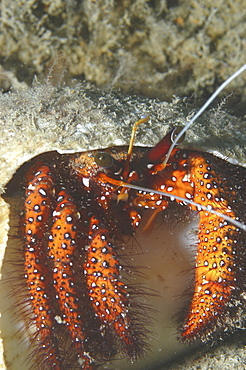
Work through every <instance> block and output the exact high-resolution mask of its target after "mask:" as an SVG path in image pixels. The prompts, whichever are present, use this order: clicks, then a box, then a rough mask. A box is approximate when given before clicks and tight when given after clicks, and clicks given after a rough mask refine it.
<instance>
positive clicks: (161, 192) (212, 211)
mask: <svg viewBox="0 0 246 370" xmlns="http://www.w3.org/2000/svg"><path fill="white" fill-rule="evenodd" d="M121 185H123V186H124V187H126V188H130V189H135V190H140V191H143V190H144V191H145V192H149V193H155V194H159V195H164V196H165V197H169V198H175V199H178V200H181V201H182V202H184V203H185V204H191V205H193V206H196V207H197V208H199V209H200V210H204V211H207V212H210V213H214V214H215V215H217V216H218V217H220V218H223V219H224V220H226V221H228V222H230V223H231V224H233V225H234V226H236V227H238V228H240V229H242V230H243V231H246V225H245V224H243V223H242V222H240V221H237V220H235V219H233V218H231V217H229V216H227V215H225V214H223V213H220V212H218V211H216V210H215V209H213V208H208V207H206V206H203V205H201V204H199V203H196V202H193V201H192V200H188V199H186V198H182V197H179V196H178V195H175V196H174V195H172V194H169V193H165V192H164V191H159V190H154V189H149V188H144V187H141V186H137V185H133V184H128V183H124V182H122V184H121Z"/></svg>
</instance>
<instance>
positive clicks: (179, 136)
mask: <svg viewBox="0 0 246 370" xmlns="http://www.w3.org/2000/svg"><path fill="white" fill-rule="evenodd" d="M245 70H246V63H245V64H244V65H243V66H242V67H241V68H239V69H238V70H237V71H236V72H235V73H233V75H231V76H230V77H229V78H228V79H227V80H226V81H225V82H223V83H222V85H220V87H219V88H218V89H217V90H216V91H215V92H214V93H213V94H212V95H211V96H210V98H209V99H208V100H207V101H206V103H205V104H204V105H203V106H202V107H201V109H199V111H198V112H197V113H196V114H195V115H194V116H193V117H192V119H191V120H190V121H188V122H187V123H186V125H185V127H184V128H183V129H182V130H181V131H180V133H179V134H178V135H177V136H176V138H175V140H174V141H173V142H172V144H171V146H170V148H169V151H168V153H167V156H166V158H165V160H164V161H163V164H164V165H166V164H167V162H168V160H169V158H170V155H171V153H172V150H173V148H174V147H175V145H176V144H177V143H178V141H179V139H180V138H181V136H182V135H184V133H185V132H186V131H187V130H188V129H189V128H190V126H191V125H192V123H194V122H195V120H196V119H197V118H198V117H199V116H200V115H201V114H202V113H203V112H204V111H205V109H206V108H207V107H208V106H209V105H210V104H211V103H212V102H213V100H214V99H215V98H216V96H217V95H219V93H220V92H221V91H222V90H223V89H224V88H225V87H226V86H227V85H228V84H229V83H230V82H231V81H233V80H234V79H235V78H237V77H238V76H239V75H240V74H241V73H242V72H244V71H245Z"/></svg>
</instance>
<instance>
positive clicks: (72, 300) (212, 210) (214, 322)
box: [18, 66, 246, 370]
mask: <svg viewBox="0 0 246 370" xmlns="http://www.w3.org/2000/svg"><path fill="white" fill-rule="evenodd" d="M244 69H245V66H244ZM204 109H205V108H204ZM200 113H201V112H200ZM194 119H195V118H194ZM147 120H148V116H147V115H144V116H142V117H141V119H140V120H139V121H137V122H136V123H135V125H134V128H133V131H132V138H131V141H130V145H129V147H122V146H119V147H111V148H107V149H105V150H95V151H88V152H85V153H77V154H63V155H60V154H58V153H55V152H50V153H45V154H41V155H39V156H37V157H36V158H34V159H33V160H32V161H31V163H27V164H26V165H25V166H24V168H23V170H22V172H21V179H20V183H21V188H22V189H24V191H23V193H24V194H23V198H21V199H23V212H22V214H21V216H20V221H19V226H18V230H19V231H18V232H19V235H20V238H21V239H22V245H23V262H24V275H25V280H26V284H27V289H28V294H29V296H28V298H27V299H23V301H22V302H21V303H20V304H22V307H23V311H24V309H25V307H26V306H29V311H31V312H32V317H30V318H29V322H30V326H32V327H35V332H34V334H32V344H33V348H34V350H33V352H32V356H33V357H34V358H35V361H36V362H35V364H36V367H37V369H54V370H60V369H68V368H69V369H79V368H81V369H85V370H91V369H96V368H98V367H100V366H101V365H102V366H103V364H104V363H105V362H108V361H111V360H112V359H114V358H121V357H127V358H128V359H129V360H130V361H131V362H134V361H136V360H137V359H138V358H140V357H142V356H144V354H145V353H146V351H148V349H149V348H148V344H147V341H146V336H148V335H151V333H149V330H150V332H151V329H149V328H148V326H146V322H150V318H151V307H147V305H146V304H143V303H141V301H139V300H138V297H139V296H144V295H147V296H148V297H149V300H148V301H149V302H151V296H152V295H155V294H156V292H148V291H147V292H146V291H144V289H143V288H142V287H138V286H134V284H132V283H131V282H130V283H128V282H127V280H125V279H124V277H123V276H124V275H127V274H129V275H131V274H132V271H134V269H133V270H132V269H131V264H130V263H129V261H127V258H126V256H125V255H124V253H123V250H124V248H123V246H124V243H125V240H126V239H127V238H128V239H132V238H134V234H135V232H136V230H137V229H138V228H139V227H143V231H145V232H148V230H149V229H151V226H152V223H153V222H154V220H155V218H156V217H158V215H159V214H163V213H165V212H168V211H169V209H170V208H171V207H172V204H174V203H176V204H178V205H179V206H183V207H186V208H187V209H188V210H189V211H191V212H192V214H193V215H197V216H198V219H199V224H198V232H197V240H196V248H197V255H196V265H195V269H194V270H195V272H194V283H193V294H192V297H191V301H190V303H189V306H188V308H187V310H186V312H185V313H184V315H183V323H182V324H180V328H179V337H180V340H181V341H184V342H193V341H197V340H200V341H204V342H207V341H211V340H214V339H217V338H218V337H220V336H221V335H223V333H224V332H226V331H227V330H228V329H231V330H233V328H234V327H235V326H237V325H238V322H239V321H242V320H243V312H244V310H245V303H244V295H245V251H244V241H245V225H244V224H245V222H246V220H245V213H244V206H245V202H246V199H245V191H244V190H245V181H246V170H245V169H244V168H243V167H240V168H239V166H236V165H233V164H230V163H228V162H227V161H226V160H224V159H221V158H217V157H215V156H214V155H212V154H209V153H206V152H202V151H198V150H193V149H184V148H182V149H180V148H179V147H178V146H176V147H174V146H175V145H176V144H177V142H178V140H179V139H180V137H181V136H182V134H183V132H182V131H181V132H180V133H179V132H178V133H177V130H175V129H172V130H170V132H168V133H167V135H166V136H165V137H164V138H163V139H162V140H161V141H160V142H159V143H157V144H156V145H155V146H153V147H152V148H147V147H146V148H138V147H134V145H133V144H134V137H135V131H136V129H137V127H138V126H139V125H140V124H144V123H145V122H146V121H147ZM175 136H177V137H176V138H175ZM146 212H148V220H147V222H146V217H145V218H144V215H145V213H146ZM142 220H145V221H142ZM143 223H144V225H143V226H141V224H143Z"/></svg>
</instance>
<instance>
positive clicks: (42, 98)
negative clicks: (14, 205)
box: [0, 0, 246, 370]
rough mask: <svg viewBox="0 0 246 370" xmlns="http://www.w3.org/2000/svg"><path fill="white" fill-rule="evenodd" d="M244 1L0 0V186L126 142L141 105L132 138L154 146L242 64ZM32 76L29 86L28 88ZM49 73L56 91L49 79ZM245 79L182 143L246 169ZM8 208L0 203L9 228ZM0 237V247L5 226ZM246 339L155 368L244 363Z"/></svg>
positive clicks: (235, 84) (238, 338) (239, 337)
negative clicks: (26, 172) (31, 163)
mask: <svg viewBox="0 0 246 370" xmlns="http://www.w3.org/2000/svg"><path fill="white" fill-rule="evenodd" d="M243 3H244V2H243V1H240V0H238V1H234V2H232V1H223V2H222V1H217V2H216V4H215V2H213V1H209V0H206V1H204V2H203V3H200V2H196V1H184V2H181V1H180V2H179V1H163V0H160V1H141V0H138V1H124V0H123V1H115V2H114V1H98V2H94V1H90V0H88V1H83V2H81V4H80V2H76V4H75V2H72V1H69V0H67V1H62V0H54V1H51V0H50V1H49V0H47V1H34V0H30V1H29V0H26V1H17V0H11V1H8V2H6V1H5V0H2V2H1V19H0V46H1V47H0V61H1V65H2V69H1V71H0V82H1V87H2V89H3V92H5V94H4V95H3V97H2V98H1V100H0V130H1V138H0V143H1V148H0V156H1V157H0V160H1V162H0V181H1V182H0V185H1V189H3V188H4V186H5V184H6V183H7V182H8V180H9V179H10V178H11V176H12V175H13V173H14V172H15V171H16V170H17V168H18V167H19V166H20V165H21V164H22V163H24V162H25V161H27V160H29V159H30V158H32V157H33V156H34V155H36V154H39V153H42V152H45V151H49V150H56V149H58V150H59V151H60V152H67V151H70V150H71V151H80V150H86V149H88V148H89V147H90V148H99V147H106V146H109V145H112V144H117V145H127V143H128V141H129V137H130V127H131V126H130V124H131V123H132V122H134V120H135V119H136V117H138V116H139V114H141V113H142V112H143V111H148V113H150V115H151V123H150V126H149V127H150V129H146V128H145V129H143V130H140V132H139V136H138V138H137V142H136V144H139V145H140V144H141V145H145V146H146V145H153V144H154V143H155V142H157V141H158V139H160V138H161V137H162V136H163V135H164V134H165V131H166V129H167V126H169V125H170V124H178V123H179V124H180V123H181V124H182V123H183V122H184V121H185V119H186V117H187V116H188V115H189V113H190V111H191V110H190V109H191V108H190V102H192V103H193V105H192V108H193V107H194V104H195V103H194V101H196V99H195V98H197V97H203V98H204V96H207V95H208V94H210V93H211V92H213V91H214V89H215V88H216V87H217V86H218V85H219V84H220V83H221V82H222V81H224V80H225V79H226V78H227V77H228V76H229V75H230V74H232V73H233V72H234V71H235V70H236V69H237V68H239V67H240V66H241V65H242V64H244V63H245V55H246V22H245V9H244V4H243ZM61 52H62V57H61ZM56 61H58V64H59V66H57V65H58V64H57V63H56ZM52 65H55V67H54V68H53V69H52ZM34 76H35V87H33V88H31V89H28V88H27V86H28V85H29V86H30V85H32V81H33V80H34ZM47 76H48V82H49V83H52V84H54V85H55V86H59V89H58V90H57V89H56V88H53V87H51V86H46V85H45V83H46V82H44V81H45V78H46V81H47ZM77 81H79V82H80V81H86V82H84V83H83V85H82V86H76V83H77ZM245 81H246V73H244V74H243V75H241V76H240V77H239V78H237V80H236V81H234V82H233V83H232V84H231V85H230V86H229V87H228V88H227V89H226V92H225V94H224V96H227V98H225V99H224V100H223V101H222V100H217V102H216V104H215V106H214V107H215V108H214V109H213V110H211V111H210V112H209V113H208V114H207V115H206V114H205V115H204V116H203V118H201V119H200V120H199V124H197V125H196V126H195V127H194V128H192V129H191V131H190V133H189V134H188V135H187V138H186V140H187V142H186V145H188V146H192V147H195V148H197V149H200V150H213V151H216V152H220V153H222V154H223V155H225V156H226V157H233V158H234V159H233V160H234V161H236V163H239V164H240V165H245V163H246V158H245V142H246V122H245V117H243V114H245V89H246V84H245ZM87 82H89V83H87ZM90 83H95V84H96V85H97V86H98V87H99V88H100V89H102V90H104V91H106V92H105V93H101V94H100V90H99V91H98V90H94V89H93V88H91V89H90ZM66 86H67V87H66ZM60 87H62V88H64V90H61V89H60ZM84 87H86V89H85V90H84ZM9 90H12V91H14V94H11V93H10V95H9V96H8V95H7V94H6V92H8V91H9ZM18 91H19V92H18ZM81 91H82V92H81ZM110 91H113V92H115V93H116V95H110V94H107V92H110ZM121 94H123V95H121ZM132 94H136V95H137V96H144V98H138V97H132ZM228 94H231V96H229V97H228ZM173 95H176V96H179V97H181V98H180V99H179V98H173ZM152 97H157V98H159V99H160V100H157V101H153V100H148V98H152ZM165 101H168V102H165ZM197 104H198V103H197ZM228 111H229V113H228ZM144 113H145V112H144ZM163 123H164V124H163ZM105 129H107V133H110V134H107V135H104V133H105ZM6 212H7V211H6V209H5V208H4V207H2V208H1V213H2V214H1V222H2V223H3V229H4V230H6V229H7V226H6ZM1 237H2V239H3V241H2V244H4V243H5V240H6V233H2V234H1ZM245 342H246V340H245V334H244V333H243V331H242V332H241V333H240V334H236V335H234V336H232V337H231V338H230V339H227V341H225V342H222V343H219V345H218V346H213V347H201V349H199V350H197V349H196V350H193V351H191V354H190V355H187V356H185V357H178V356H179V355H178V354H177V355H175V354H174V355H173V357H174V359H176V357H178V358H177V362H175V363H172V364H165V365H163V366H162V367H161V369H163V370H164V369H169V368H170V369H172V370H176V369H190V370H191V369H194V370H195V369H210V368H211V369H222V368H223V369H244V368H245V367H246V357H245V350H244V347H245ZM0 366H2V367H0V368H2V369H5V366H4V365H0ZM154 368H155V367H154ZM7 369H8V370H9V369H11V367H8V368H7ZM143 370H145V369H143ZM146 370H147V369H146Z"/></svg>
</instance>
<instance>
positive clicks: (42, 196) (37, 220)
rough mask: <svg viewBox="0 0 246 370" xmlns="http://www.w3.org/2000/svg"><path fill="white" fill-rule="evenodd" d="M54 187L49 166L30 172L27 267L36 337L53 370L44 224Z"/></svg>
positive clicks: (56, 357)
mask: <svg viewBox="0 0 246 370" xmlns="http://www.w3.org/2000/svg"><path fill="white" fill-rule="evenodd" d="M53 188H54V184H53V180H52V177H51V174H50V171H49V168H48V167H47V166H44V165H43V166H41V167H40V168H39V170H38V171H32V172H31V173H30V175H29V185H28V188H27V190H26V200H25V216H24V217H25V220H24V236H25V237H24V238H25V247H24V256H25V264H24V266H25V278H26V281H27V286H28V290H29V293H30V296H31V305H32V308H33V313H34V320H35V323H36V327H37V334H38V338H39V340H40V341H41V343H42V347H43V349H44V350H45V355H46V358H45V359H44V363H49V364H51V365H52V369H54V370H60V369H61V368H62V367H61V366H60V359H59V355H58V350H57V345H56V338H55V337H54V335H53V330H52V325H53V324H52V323H53V315H52V314H51V310H50V307H51V302H50V296H49V293H48V292H49V287H48V283H49V282H48V271H47V266H46V262H45V260H46V253H45V248H44V245H43V240H44V234H45V231H46V230H45V227H46V226H45V225H47V221H48V218H49V216H50V212H51V198H52V193H53Z"/></svg>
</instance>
